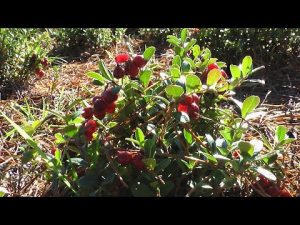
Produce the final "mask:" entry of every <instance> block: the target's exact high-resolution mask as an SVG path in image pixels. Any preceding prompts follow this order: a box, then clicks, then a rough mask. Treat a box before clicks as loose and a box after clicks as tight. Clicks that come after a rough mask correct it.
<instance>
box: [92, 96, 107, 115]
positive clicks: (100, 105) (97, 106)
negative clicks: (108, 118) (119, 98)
mask: <svg viewBox="0 0 300 225" xmlns="http://www.w3.org/2000/svg"><path fill="white" fill-rule="evenodd" d="M106 106H107V102H106V101H105V99H104V98H98V99H96V100H95V103H94V112H96V113H98V112H101V111H105V108H106Z"/></svg>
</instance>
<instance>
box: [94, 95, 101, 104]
mask: <svg viewBox="0 0 300 225" xmlns="http://www.w3.org/2000/svg"><path fill="white" fill-rule="evenodd" d="M101 98H102V97H101V96H95V97H94V98H93V100H92V102H93V104H95V102H96V101H97V100H98V99H101Z"/></svg>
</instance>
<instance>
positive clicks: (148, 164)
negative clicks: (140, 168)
mask: <svg viewBox="0 0 300 225" xmlns="http://www.w3.org/2000/svg"><path fill="white" fill-rule="evenodd" d="M143 162H144V163H145V165H146V167H147V169H148V170H150V171H153V170H154V169H155V167H156V160H155V159H153V158H148V159H143Z"/></svg>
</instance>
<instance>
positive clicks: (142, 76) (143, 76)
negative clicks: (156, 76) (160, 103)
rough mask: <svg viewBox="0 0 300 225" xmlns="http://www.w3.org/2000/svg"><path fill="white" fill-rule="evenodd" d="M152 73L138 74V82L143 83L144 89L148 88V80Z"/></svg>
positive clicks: (149, 71) (148, 71)
mask: <svg viewBox="0 0 300 225" xmlns="http://www.w3.org/2000/svg"><path fill="white" fill-rule="evenodd" d="M151 75H152V71H151V70H144V71H142V72H141V73H140V77H139V78H140V81H141V82H142V83H143V85H144V87H145V88H146V87H148V85H149V82H150V79H151Z"/></svg>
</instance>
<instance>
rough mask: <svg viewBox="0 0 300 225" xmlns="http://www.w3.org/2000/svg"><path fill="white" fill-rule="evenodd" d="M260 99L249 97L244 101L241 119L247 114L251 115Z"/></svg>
mask: <svg viewBox="0 0 300 225" xmlns="http://www.w3.org/2000/svg"><path fill="white" fill-rule="evenodd" d="M259 102H260V99H259V97H258V96H254V95H252V96H249V97H248V98H246V99H245V101H244V102H243V106H242V118H245V117H246V116H247V114H249V113H251V112H252V111H253V110H254V109H255V108H256V107H257V106H258V104H259Z"/></svg>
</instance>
